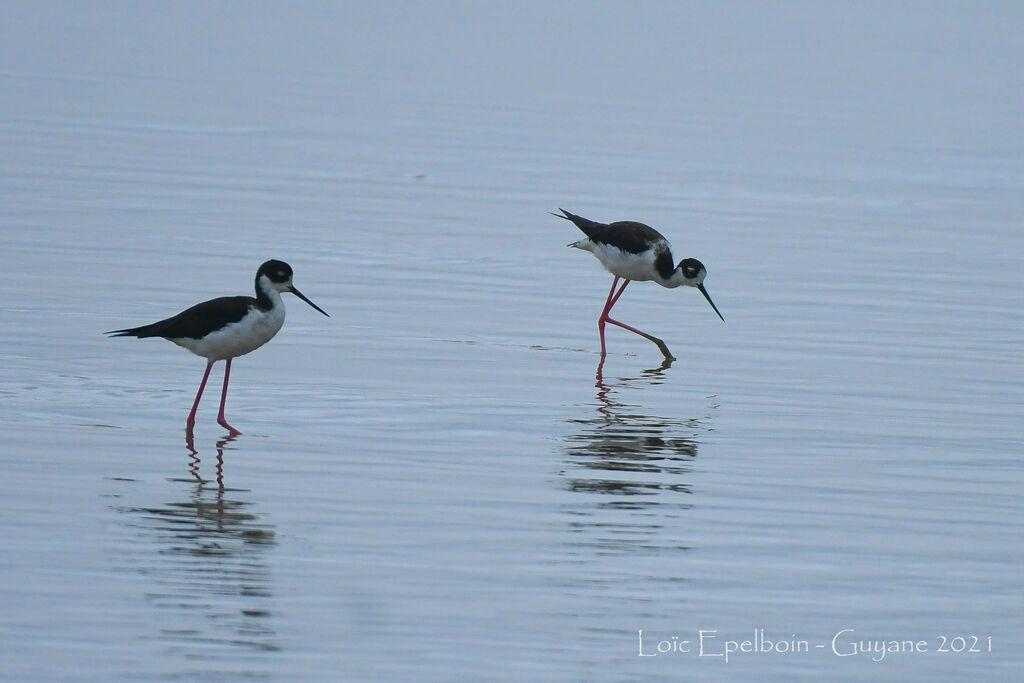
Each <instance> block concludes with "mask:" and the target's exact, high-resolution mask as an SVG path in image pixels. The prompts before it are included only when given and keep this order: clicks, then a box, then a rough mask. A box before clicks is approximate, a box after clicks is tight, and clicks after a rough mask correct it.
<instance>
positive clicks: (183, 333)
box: [106, 296, 258, 339]
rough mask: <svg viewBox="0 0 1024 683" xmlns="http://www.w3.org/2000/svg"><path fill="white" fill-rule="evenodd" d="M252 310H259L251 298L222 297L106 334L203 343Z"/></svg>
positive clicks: (255, 301)
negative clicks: (166, 316) (159, 319)
mask: <svg viewBox="0 0 1024 683" xmlns="http://www.w3.org/2000/svg"><path fill="white" fill-rule="evenodd" d="M254 306H258V302H257V300H256V299H254V298H252V297H251V296H222V297H220V298H217V299H210V300H209V301H204V302H203V303H201V304H196V305H195V306H193V307H191V308H188V309H185V310H184V311H182V312H181V313H179V314H178V315H175V316H172V317H170V318H167V319H165V320H161V321H159V322H155V323H152V324H150V325H143V326H142V327H131V328H128V329H124V330H113V331H111V332H107V333H106V334H109V335H111V336H113V337H139V338H145V337H163V338H164V339H202V338H203V337H205V336H206V335H208V334H210V333H211V332H214V331H216V330H219V329H220V328H222V327H224V326H225V325H228V324H230V323H236V322H238V321H239V320H241V319H242V318H243V317H244V316H245V314H246V313H247V312H248V311H249V309H250V308H252V307H254Z"/></svg>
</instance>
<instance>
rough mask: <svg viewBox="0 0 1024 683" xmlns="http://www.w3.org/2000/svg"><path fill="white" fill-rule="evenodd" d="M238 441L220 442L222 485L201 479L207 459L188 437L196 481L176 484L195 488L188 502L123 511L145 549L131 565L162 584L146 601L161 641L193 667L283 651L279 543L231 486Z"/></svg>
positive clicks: (249, 665) (249, 667) (135, 555)
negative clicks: (275, 557)
mask: <svg viewBox="0 0 1024 683" xmlns="http://www.w3.org/2000/svg"><path fill="white" fill-rule="evenodd" d="M188 436H189V437H191V435H188ZM234 438H235V437H234V436H230V437H226V438H222V439H220V440H219V441H217V442H216V446H215V448H216V452H217V466H216V472H217V480H216V486H211V485H210V483H211V482H207V481H204V480H203V479H202V478H201V477H200V476H199V465H200V456H199V452H198V451H197V450H196V449H195V445H194V440H193V439H192V438H187V440H186V445H187V446H188V448H189V452H190V454H191V455H190V462H189V473H190V475H191V476H190V477H189V478H182V479H175V480H172V481H174V482H181V483H185V484H187V486H188V495H187V497H186V498H185V499H184V500H180V501H177V502H170V503H166V504H164V505H162V506H159V507H132V508H123V509H121V512H123V513H126V514H127V515H128V517H129V518H130V522H129V526H130V527H132V528H133V529H135V530H137V534H136V541H137V543H138V545H139V546H140V548H141V551H140V552H135V553H133V554H132V560H131V564H132V565H133V566H134V569H136V570H137V571H139V572H141V573H143V574H145V575H146V576H147V577H149V578H150V579H152V580H153V581H154V583H155V584H156V585H155V586H154V587H153V589H152V590H151V591H150V592H149V593H147V595H146V598H147V600H148V601H149V602H150V604H152V605H154V606H155V607H156V608H157V610H158V612H159V614H160V620H159V623H160V624H161V627H160V634H159V636H158V638H159V639H160V640H161V641H163V642H165V643H166V644H167V645H168V646H169V647H171V648H172V649H173V650H174V651H175V652H178V653H180V654H183V655H184V657H185V659H186V660H192V661H193V663H195V662H196V661H198V660H202V659H206V660H208V661H211V662H214V661H217V660H218V659H221V660H223V661H228V660H224V658H223V657H222V655H218V654H217V652H218V651H219V652H222V653H223V655H227V653H228V652H237V651H238V650H239V649H242V650H245V651H248V652H250V653H251V652H270V651H275V650H278V649H279V645H278V644H277V642H276V634H275V631H274V629H273V627H272V617H273V611H272V609H271V603H272V598H273V592H272V585H273V582H272V576H271V573H270V568H269V566H268V564H267V561H266V553H267V551H268V550H269V549H270V548H272V547H273V546H275V545H276V543H277V541H276V538H275V533H274V528H273V526H271V525H268V524H266V523H264V522H262V521H261V520H260V518H259V516H258V515H257V514H256V513H254V512H253V511H252V510H251V508H252V503H250V502H247V501H246V500H244V497H243V494H244V493H245V491H244V490H240V489H230V488H226V487H225V486H224V477H223V462H224V448H225V446H226V445H227V444H228V443H230V442H231V441H232V440H233V439H234ZM223 661H222V663H223ZM254 664H256V660H252V659H249V660H248V663H247V665H246V671H247V672H250V673H251V672H252V671H253V670H254V666H253V665H254ZM255 668H257V669H258V666H257V667H255ZM192 673H195V672H194V671H193V672H192ZM239 673H241V672H239Z"/></svg>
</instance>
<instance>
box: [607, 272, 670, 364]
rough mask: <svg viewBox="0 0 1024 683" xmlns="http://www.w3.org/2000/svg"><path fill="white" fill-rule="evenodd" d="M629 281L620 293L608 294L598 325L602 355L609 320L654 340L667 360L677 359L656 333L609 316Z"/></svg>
mask: <svg viewBox="0 0 1024 683" xmlns="http://www.w3.org/2000/svg"><path fill="white" fill-rule="evenodd" d="M615 280H616V281H618V277H616V278H615ZM629 282H630V281H629V280H626V281H625V282H624V283H622V288H621V289H619V291H618V293H616V294H615V296H614V297H612V296H611V293H609V294H608V302H607V303H606V304H605V308H604V311H603V312H602V313H601V320H599V321H598V326H599V327H600V328H601V355H604V323H605V322H609V323H611V324H612V325H618V326H619V327H621V328H622V329H624V330H629V331H630V332H635V333H636V334H639V335H640V336H641V337H643V338H644V339H649V340H651V341H652V342H654V343H655V344H657V346H658V348H659V349H660V350H661V353H662V355H663V356H665V360H675V356H673V355H672V353H671V352H670V351H669V350H668V347H667V346H665V342H663V341H661V340H660V339H658V338H657V337H655V336H654V335H650V334H647V333H646V332H643V331H641V330H638V329H636V328H635V327H630V326H629V325H627V324H626V323H620V322H619V321H618V320H613V319H612V318H610V317H608V314H609V313H611V310H612V306H614V305H615V302H617V301H618V300H619V297H620V296H622V292H624V291H625V289H626V285H628V284H629ZM612 289H615V282H613V283H612Z"/></svg>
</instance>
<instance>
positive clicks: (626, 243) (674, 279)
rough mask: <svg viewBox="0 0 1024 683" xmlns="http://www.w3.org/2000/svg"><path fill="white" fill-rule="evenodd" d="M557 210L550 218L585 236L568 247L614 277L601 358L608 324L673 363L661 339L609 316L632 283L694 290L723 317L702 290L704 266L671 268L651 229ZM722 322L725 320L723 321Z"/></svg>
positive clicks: (686, 262)
mask: <svg viewBox="0 0 1024 683" xmlns="http://www.w3.org/2000/svg"><path fill="white" fill-rule="evenodd" d="M559 211H561V212H562V213H561V214H557V213H553V214H552V215H553V216H558V217H559V218H564V219H565V220H567V221H572V222H573V224H575V225H576V227H577V228H579V229H580V230H582V231H583V234H585V235H586V237H585V238H584V239H581V240H578V241H576V242H573V243H571V244H569V245H568V246H570V247H576V248H577V249H583V250H586V251H589V252H590V253H592V254H593V255H594V256H596V257H597V260H598V261H600V262H601V264H602V265H603V266H604V267H605V268H606V269H607V270H608V271H609V272H610V273H611V274H612V275H614V276H615V279H614V280H612V288H611V290H609V292H608V298H607V299H606V300H605V302H604V308H603V309H602V310H601V317H600V318H598V319H597V329H598V330H599V331H600V333H601V358H604V355H605V345H604V324H605V323H606V322H608V323H611V324H613V325H618V326H619V327H621V328H623V329H626V330H629V331H630V332H635V333H637V334H639V335H640V336H641V337H644V338H646V339H650V340H651V341H652V342H654V343H655V344H657V345H658V348H659V349H661V352H662V354H664V356H665V360H668V361H671V360H675V357H674V356H672V354H671V353H670V352H669V350H668V347H667V346H665V342H663V341H662V340H660V339H658V338H657V337H655V336H653V335H650V334H647V333H646V332H642V331H640V330H638V329H636V328H635V327H630V326H629V325H626V324H625V323H621V322H619V321H618V320H613V319H612V318H610V317H609V316H608V314H609V313H610V312H611V310H612V306H614V305H615V302H616V301H618V300H619V297H620V296H622V292H623V291H625V289H626V285H628V284H629V283H630V281H631V280H654V281H655V282H657V283H658V284H659V285H661V286H662V287H669V288H672V287H680V286H683V285H685V286H687V287H696V288H697V289H698V290H700V293H701V294H703V295H704V298H705V299H707V300H708V303H709V304H711V308H713V309H715V313H718V317H719V318H722V314H721V313H719V311H718V307H717V306H715V302H713V301H712V300H711V296H710V295H709V294H708V290H706V289H704V278H705V277H706V276H707V274H708V272H707V270H706V269H705V268H704V264H703V263H701V262H700V261H698V260H697V259H695V258H686V259H683V260H682V261H680V262H679V265H678V266H674V265H672V250H671V247H669V243H668V240H666V239H665V237H664V236H663V235H662V234H661V233H660V232H658V231H657V230H655V229H654V228H652V227H650V226H648V225H644V224H643V223H637V222H635V221H617V222H615V223H597V222H596V221H592V220H588V219H586V218H583V217H582V216H577V215H576V214H572V213H569V212H568V211H566V210H565V209H559ZM620 278H622V279H623V280H625V281H624V282H623V283H622V286H621V287H620V288H619V290H618V291H616V290H615V287H616V285H618V283H619V279H620ZM722 320H723V321H725V318H722Z"/></svg>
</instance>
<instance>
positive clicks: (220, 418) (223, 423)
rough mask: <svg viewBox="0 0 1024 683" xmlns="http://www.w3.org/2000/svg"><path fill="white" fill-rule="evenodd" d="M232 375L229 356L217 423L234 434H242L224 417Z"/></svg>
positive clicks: (225, 368)
mask: <svg viewBox="0 0 1024 683" xmlns="http://www.w3.org/2000/svg"><path fill="white" fill-rule="evenodd" d="M230 376H231V359H230V358H228V360H227V362H226V364H225V365H224V390H223V391H222V392H221V393H220V412H219V413H217V424H219V425H220V426H221V427H223V428H224V429H226V430H228V431H229V432H231V433H232V434H241V433H242V432H240V431H238V430H237V429H235V428H234V427H232V426H231V425H229V424H228V421H227V419H225V417H224V403H225V402H226V401H227V400H228V378H229V377H230Z"/></svg>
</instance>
